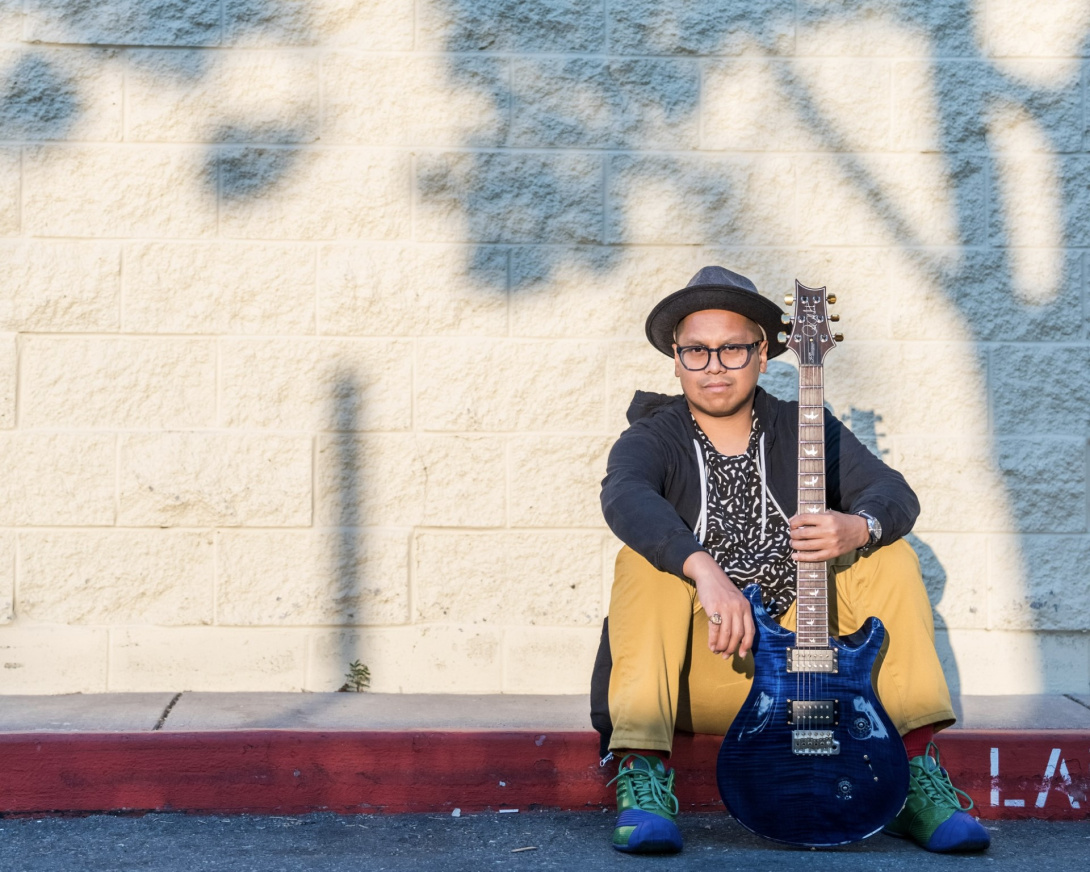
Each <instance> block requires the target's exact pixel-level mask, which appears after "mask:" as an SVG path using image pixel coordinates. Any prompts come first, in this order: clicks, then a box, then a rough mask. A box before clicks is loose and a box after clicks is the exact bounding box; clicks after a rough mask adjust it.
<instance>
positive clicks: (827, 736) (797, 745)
mask: <svg viewBox="0 0 1090 872" xmlns="http://www.w3.org/2000/svg"><path fill="white" fill-rule="evenodd" d="M791 752H792V753H793V754H810V755H819V756H822V757H832V756H833V755H834V754H839V753H840V742H838V741H837V740H836V739H834V738H833V731H832V730H792V731H791Z"/></svg>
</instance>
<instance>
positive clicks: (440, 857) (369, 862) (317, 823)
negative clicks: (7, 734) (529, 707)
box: [0, 811, 1090, 872]
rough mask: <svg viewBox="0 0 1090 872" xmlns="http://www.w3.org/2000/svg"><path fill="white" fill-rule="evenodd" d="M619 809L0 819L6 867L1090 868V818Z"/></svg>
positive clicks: (874, 871)
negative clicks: (753, 816)
mask: <svg viewBox="0 0 1090 872" xmlns="http://www.w3.org/2000/svg"><path fill="white" fill-rule="evenodd" d="M612 823H613V814H612V813H610V812H526V811H523V812H518V813H513V814H495V813H489V814H472V815H461V816H459V817H454V816H452V815H449V814H444V815H439V814H425V815H412V814H405V815H389V816H363V815H356V816H338V815H331V814H312V815H306V816H302V817H272V816H252V815H231V816H225V817H209V816H195V815H181V814H149V815H145V816H143V817H122V816H114V815H94V816H89V817H84V818H41V819H13V818H5V819H0V869H2V870H4V872H46V870H48V872H77V870H78V872H86V870H90V869H93V870H96V872H115V870H116V872H122V870H124V872H137V870H140V872H143V870H148V872H167V870H171V872H173V870H184V872H210V870H231V872H280V870H284V872H299V870H306V872H342V870H343V872H348V870H352V872H380V870H390V872H394V870H397V872H400V870H414V872H415V870H421V869H442V870H444V872H446V870H450V872H458V870H466V872H472V870H493V869H503V870H508V869H510V870H519V872H522V870H540V869H548V870H581V872H585V870H591V869H593V870H598V869H625V870H637V869H643V868H647V869H654V870H656V872H659V870H671V869H685V870H687V872H689V870H692V872H701V870H709V872H711V870H715V872H723V870H725V869H727V870H732V869H739V870H746V872H781V870H806V872H883V870H913V872H917V870H920V869H925V870H931V869H948V868H950V869H952V868H955V867H956V868H957V869H959V870H963V872H968V870H975V869H988V870H989V872H990V870H994V869H1001V870H1024V869H1031V868H1033V867H1040V866H1041V865H1042V864H1046V863H1047V864H1048V865H1049V866H1051V867H1055V868H1061V869H1062V868H1067V869H1090V821H1079V822H1064V823H1056V822H1046V821H1033V820H1029V821H998V822H996V821H989V822H987V826H988V829H989V830H990V831H991V834H992V847H991V848H990V849H989V850H988V851H986V852H984V853H981V854H971V855H959V856H943V855H937V854H928V853H926V852H924V851H922V850H920V849H919V848H917V847H915V846H914V845H912V844H910V843H907V842H904V841H901V840H899V839H894V838H891V837H889V836H884V835H878V836H873V837H872V838H870V839H868V840H866V841H864V842H861V843H858V844H855V845H850V846H847V847H844V848H839V849H835V850H821V851H812V850H805V849H793V848H785V847H782V846H779V845H775V844H773V843H770V842H767V841H764V840H762V839H760V838H758V837H756V836H753V835H751V834H749V833H747V832H746V831H744V830H743V829H742V828H741V827H740V826H738V825H737V824H735V823H734V822H733V821H732V820H731V819H730V818H729V817H727V816H726V815H725V814H721V813H720V814H690V815H685V816H683V818H682V819H681V821H680V823H681V824H682V830H683V833H684V836H685V850H684V851H683V852H682V853H681V854H678V855H674V856H667V857H632V856H626V855H623V854H619V853H617V852H616V851H614V850H613V849H612V848H611V847H610V846H609V835H610V831H611V829H612Z"/></svg>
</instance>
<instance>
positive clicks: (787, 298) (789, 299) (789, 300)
mask: <svg viewBox="0 0 1090 872" xmlns="http://www.w3.org/2000/svg"><path fill="white" fill-rule="evenodd" d="M783 302H784V305H785V306H794V305H795V295H794V294H784V295H783Z"/></svg>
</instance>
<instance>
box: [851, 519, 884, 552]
mask: <svg viewBox="0 0 1090 872" xmlns="http://www.w3.org/2000/svg"><path fill="white" fill-rule="evenodd" d="M856 514H857V515H859V517H860V518H862V519H863V520H864V521H866V522H867V536H868V537H869V538H868V539H867V544H866V545H864V546H863V547H864V548H873V547H874V546H875V545H877V544H878V540H879V539H881V538H882V525H881V524H879V523H878V519H877V518H876V517H874V515H870V514H868V513H867V512H856Z"/></svg>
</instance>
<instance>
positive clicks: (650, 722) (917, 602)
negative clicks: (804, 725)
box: [609, 539, 954, 753]
mask: <svg viewBox="0 0 1090 872" xmlns="http://www.w3.org/2000/svg"><path fill="white" fill-rule="evenodd" d="M849 561H850V558H848V560H845V559H844V558H841V560H840V561H838V562H840V563H842V564H844V565H834V566H832V567H831V571H830V590H829V621H830V624H831V625H832V626H833V627H835V628H836V630H835V634H836V635H838V636H842V635H847V634H848V633H852V632H854V631H855V630H857V629H859V627H860V625H862V623H863V621H865V620H866V619H867V618H868V617H870V616H871V615H873V616H875V617H877V618H879V619H880V620H881V621H882V623H883V624H884V625H885V628H886V642H885V644H884V645H883V648H882V653H881V654H879V656H878V660H877V662H876V666H877V667H878V678H877V691H878V697H879V699H880V700H881V701H882V705H883V707H884V708H885V709H886V712H887V713H888V714H889V716H890V718H891V719H892V720H893V722H894V723H895V724H896V725H897V728H898V729H899V730H900V732H901V735H904V734H905V733H907V732H908V731H910V730H914V729H916V728H918V727H923V726H926V725H927V724H934V725H935V727H936V729H942V728H943V727H947V726H949V725H950V724H952V723H954V711H953V708H952V707H951V704H950V692H949V690H948V689H947V687H946V678H945V676H944V675H943V673H942V667H941V666H940V664H939V658H938V655H937V654H936V653H935V628H934V623H933V620H932V616H931V603H930V602H929V601H928V599H927V591H926V590H925V588H924V585H923V579H922V577H921V575H920V562H919V559H918V558H917V557H916V552H915V551H913V550H912V547H911V546H910V545H909V544H908V543H907V542H905V541H904V540H903V539H902V540H899V541H897V542H894V543H892V544H890V545H887V546H885V547H883V548H879V549H878V550H877V551H875V552H874V553H873V554H871V555H868V556H865V557H864V556H859V557H858V558H857V559H855V560H854V562H850V565H848V564H849ZM834 589H835V593H836V596H835V598H834V596H833V591H834ZM777 620H778V623H779V624H780V625H781V626H783V627H786V628H787V629H789V630H794V629H795V606H794V605H792V606H791V607H790V608H789V609H788V610H787V611H786V612H785V613H784V614H783V615H781V616H780V617H779V618H778V619H777ZM609 645H610V650H611V651H612V654H613V669H612V672H611V673H610V680H609V713H610V717H611V718H612V720H613V737H612V739H611V740H610V743H609V747H610V748H611V749H614V750H629V749H630V750H655V751H665V752H667V753H669V751H670V750H671V747H672V744H673V737H674V729H675V728H676V729H680V730H685V731H688V732H693V733H714V734H718V735H724V734H725V733H726V732H727V730H728V729H729V728H730V724H731V721H733V720H734V717H735V715H737V714H738V711H739V710H740V709H741V707H742V704H743V703H744V702H745V699H746V695H747V694H748V693H749V688H750V684H751V682H752V680H753V658H752V657H747V658H746V659H745V660H740V659H739V658H738V657H732V658H730V659H729V660H724V659H723V658H722V657H721V656H719V655H716V654H713V653H712V652H711V650H710V649H709V648H708V623H707V616H706V615H705V614H704V609H703V607H702V606H701V605H700V601H699V599H697V596H696V586H695V585H694V584H693V583H692V582H690V581H686V580H683V579H680V578H678V577H677V576H674V575H670V574H669V573H664V572H659V571H658V570H656V569H655V568H654V567H653V566H651V564H650V563H648V562H647V561H646V560H644V558H642V557H640V556H639V555H638V554H637V553H636V552H635V551H632V550H631V549H630V548H627V547H626V548H622V549H621V552H620V554H618V555H617V566H616V572H615V575H614V580H613V590H612V594H611V596H610V604H609Z"/></svg>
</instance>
